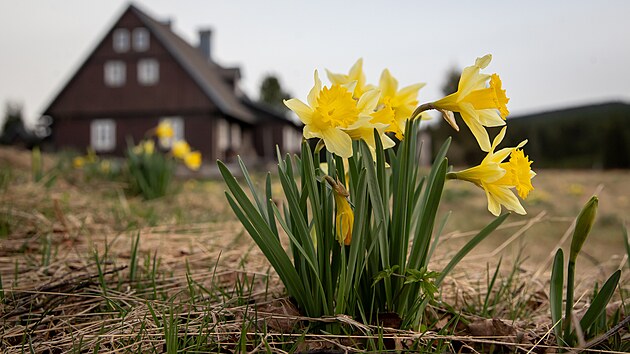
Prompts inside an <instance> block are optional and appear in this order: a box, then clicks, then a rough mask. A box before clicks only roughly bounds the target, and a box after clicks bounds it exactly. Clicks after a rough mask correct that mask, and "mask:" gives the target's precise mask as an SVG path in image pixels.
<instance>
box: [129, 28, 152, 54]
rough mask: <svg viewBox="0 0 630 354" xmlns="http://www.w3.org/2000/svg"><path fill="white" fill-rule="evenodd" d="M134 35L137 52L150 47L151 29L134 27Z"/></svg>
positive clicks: (134, 45)
mask: <svg viewBox="0 0 630 354" xmlns="http://www.w3.org/2000/svg"><path fill="white" fill-rule="evenodd" d="M132 35H133V38H132V40H133V42H132V46H133V50H135V51H136V52H145V51H147V50H148V49H149V31H148V30H147V29H146V28H144V27H138V28H134V30H133V33H132Z"/></svg>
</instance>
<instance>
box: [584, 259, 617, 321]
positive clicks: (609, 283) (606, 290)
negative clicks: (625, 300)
mask: <svg viewBox="0 0 630 354" xmlns="http://www.w3.org/2000/svg"><path fill="white" fill-rule="evenodd" d="M620 277H621V270H619V269H617V271H616V272H614V273H613V274H612V275H611V276H610V278H608V280H606V283H604V286H602V288H601V290H600V291H599V293H597V296H595V298H594V299H593V301H592V302H591V306H590V307H589V308H588V310H586V313H585V314H584V317H582V319H581V320H580V326H581V327H582V330H583V331H587V330H588V329H589V327H591V325H592V324H593V323H594V322H595V320H597V318H598V317H599V316H601V315H602V314H603V313H604V312H605V311H606V306H608V302H610V299H611V298H612V296H613V294H614V293H615V289H617V284H618V283H619V278H620Z"/></svg>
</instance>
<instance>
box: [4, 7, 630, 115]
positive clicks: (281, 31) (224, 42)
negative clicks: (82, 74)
mask: <svg viewBox="0 0 630 354" xmlns="http://www.w3.org/2000/svg"><path fill="white" fill-rule="evenodd" d="M133 3H134V4H135V5H136V6H138V7H139V8H141V9H142V10H143V11H145V12H147V13H148V14H149V15H150V16H153V17H154V18H156V19H158V20H164V19H167V18H170V19H171V20H172V21H173V29H174V31H175V32H176V33H178V34H179V35H180V36H182V37H183V38H184V39H186V40H188V41H189V42H190V43H192V44H196V43H197V31H198V30H199V29H201V28H212V30H213V38H212V53H213V54H212V55H213V58H214V60H215V61H217V62H218V63H219V64H222V65H225V66H239V67H240V68H241V73H242V76H243V79H242V81H241V86H242V88H243V89H244V91H245V92H246V93H247V94H248V95H249V96H250V97H252V98H257V97H258V88H259V86H260V82H261V81H262V79H263V78H264V77H265V76H266V75H268V74H273V75H276V76H277V77H279V79H280V82H281V84H282V86H283V88H284V89H285V90H286V91H288V92H289V93H290V94H291V95H292V97H297V98H300V99H302V100H305V98H306V95H307V93H308V91H309V90H310V88H311V87H312V86H313V71H314V70H315V69H318V70H319V71H320V73H322V74H324V70H325V69H329V70H331V71H332V72H347V71H348V70H349V68H350V67H351V66H352V64H353V63H354V62H355V61H356V60H357V59H358V58H363V60H364V69H365V72H366V75H367V81H368V82H371V83H374V84H377V83H378V80H379V77H380V73H381V71H382V70H383V69H384V68H388V69H389V70H390V71H391V73H392V74H393V75H394V76H395V77H396V78H397V79H398V80H399V82H400V86H401V87H402V86H406V85H409V84H413V83H417V82H424V83H426V84H427V85H426V86H425V87H424V88H423V89H422V90H420V96H419V100H420V101H421V103H423V102H429V101H434V100H436V99H439V98H441V96H442V92H441V87H442V85H443V84H444V82H445V80H446V73H447V72H448V71H449V70H450V69H452V68H457V69H461V68H463V67H465V66H468V65H472V64H473V63H474V61H475V58H477V57H479V56H482V55H485V54H487V53H491V54H492V55H493V61H492V63H491V64H490V66H489V67H488V68H487V69H486V72H487V73H493V72H496V73H498V74H499V75H500V76H501V79H502V81H503V87H504V88H505V89H506V90H507V95H508V96H509V97H510V98H511V100H510V103H509V105H508V108H509V109H510V111H511V115H512V116H518V115H523V114H527V113H533V112H540V111H545V110H550V109H558V108H565V107H572V106H578V105H584V104H591V103H598V102H608V101H624V102H629V103H630V21H628V20H627V16H628V14H630V1H606V0H602V1H581V0H576V1H538V0H532V1H519V2H517V1H485V0H478V1H474V2H473V1H465V2H464V1H460V2H455V1H394V0H392V1H375V0H363V1H334V0H323V1H300V0H291V1H289V0H282V1H280V0H278V1H274V0H268V1H259V0H251V1H244V0H229V1H228V0H224V1H218V0H181V1H172V0H139V1H135V2H133ZM127 6H128V2H127V1H122V0H90V1H85V0H64V1H52V0H30V1H2V2H0V48H2V54H1V55H0V105H1V106H0V119H2V118H3V117H4V110H5V108H4V106H5V103H6V102H9V101H10V102H18V103H20V104H22V105H23V114H24V115H25V117H26V118H27V119H28V120H30V121H33V120H35V119H36V118H37V117H39V116H41V114H42V112H43V110H44V109H45V108H46V107H47V106H48V104H50V102H51V100H52V99H53V98H54V97H55V96H56V95H57V93H58V92H59V91H60V90H61V88H62V87H63V86H64V85H65V84H66V82H67V81H68V80H69V79H70V78H71V77H72V75H73V74H74V72H75V71H76V70H77V69H78V67H79V65H80V64H81V63H82V62H83V61H84V60H85V59H86V58H87V56H88V55H89V54H90V53H91V51H92V50H93V49H94V47H95V46H96V44H97V43H98V42H99V41H100V39H101V38H102V37H103V36H104V35H105V33H106V32H107V31H108V30H109V29H110V27H111V26H112V25H113V24H114V22H115V21H116V20H117V19H118V17H119V16H120V15H121V14H122V12H123V11H124V9H125V8H126V7H127ZM321 76H322V77H325V75H321ZM324 81H325V82H326V80H325V79H324Z"/></svg>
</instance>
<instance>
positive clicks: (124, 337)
mask: <svg viewBox="0 0 630 354" xmlns="http://www.w3.org/2000/svg"><path fill="white" fill-rule="evenodd" d="M69 161H70V159H69V158H68V157H67V156H65V155H45V156H44V163H43V166H44V168H43V170H44V171H53V170H54V171H55V174H54V176H50V178H41V179H39V180H37V181H34V178H33V172H32V166H31V155H30V153H29V152H27V151H21V150H16V149H12V148H2V149H0V245H1V247H0V275H1V279H0V285H1V287H0V300H1V303H0V318H1V321H2V326H1V329H0V331H1V332H0V350H1V351H2V352H4V353H23V352H34V353H61V352H76V353H79V352H88V351H89V352H107V353H118V352H132V353H149V352H155V353H161V352H168V353H176V352H254V351H260V352H309V351H310V352H314V351H316V350H320V352H331V353H336V352H355V351H358V352H360V351H387V350H392V351H394V350H397V351H405V350H409V351H415V352H418V351H431V352H433V351H446V352H451V351H460V352H491V351H494V352H554V351H555V350H556V349H555V348H554V346H555V339H553V338H552V332H553V330H552V328H551V327H552V326H551V324H552V321H551V314H550V307H549V296H550V294H549V279H550V273H551V264H552V260H553V257H554V254H555V253H556V250H557V248H558V247H563V248H565V249H567V248H568V247H569V244H570V242H571V240H570V236H571V231H572V227H573V222H574V220H575V217H576V215H577V214H578V213H579V212H580V209H581V208H582V206H583V205H584V203H585V202H586V201H587V200H588V199H589V198H590V197H591V196H592V195H597V196H598V197H599V211H598V215H597V219H596V223H595V225H594V227H593V230H592V231H591V235H590V236H589V238H588V239H587V241H586V243H585V245H584V247H583V249H582V252H581V253H580V256H579V258H578V262H577V279H576V280H577V281H576V291H575V294H576V295H575V299H576V302H577V305H576V306H575V311H576V313H580V311H582V313H583V312H584V310H585V308H586V307H587V306H586V305H588V304H589V302H590V300H591V299H592V295H593V292H594V291H595V292H596V291H597V289H598V288H599V287H601V284H602V283H603V282H604V281H605V280H606V278H607V277H608V276H609V275H610V274H611V273H612V272H613V271H614V270H616V269H622V275H621V280H620V283H619V284H620V285H619V288H618V291H617V292H616V294H615V296H614V298H613V300H612V301H611V302H610V304H609V305H608V308H607V309H606V311H607V313H608V312H609V313H610V316H609V322H610V323H613V324H614V323H619V322H621V320H622V319H623V318H624V317H625V316H626V314H627V306H628V305H627V304H626V303H625V302H624V298H623V297H624V296H625V295H627V290H628V280H629V279H630V277H628V275H627V274H628V250H627V249H626V243H625V239H624V237H625V234H624V227H625V226H624V221H625V220H627V217H628V214H627V212H628V210H630V209H629V207H630V185H628V181H630V173H629V172H627V171H588V170H583V171H572V170H571V171H570V170H537V171H536V172H537V174H538V175H537V176H536V177H535V178H534V180H533V184H534V187H535V189H534V191H533V192H531V194H530V197H529V198H528V199H527V200H526V201H524V206H525V208H526V209H527V212H528V215H526V216H519V215H516V214H514V215H511V216H510V217H509V218H508V219H507V221H506V222H505V223H504V224H503V225H501V226H500V227H499V229H497V230H496V231H495V232H494V233H493V234H492V235H491V236H489V237H488V238H487V239H485V240H484V241H483V242H482V243H481V244H480V245H479V247H478V248H476V249H475V250H474V251H473V252H472V253H471V254H469V255H468V256H467V257H466V258H464V260H463V261H462V262H461V263H460V264H459V265H458V266H457V268H456V269H455V270H454V271H453V272H452V273H451V274H450V275H449V276H448V277H447V278H446V280H445V282H444V283H443V285H442V287H441V288H440V293H439V294H438V296H437V300H436V302H435V303H432V304H431V305H430V306H429V307H428V308H427V310H426V312H427V315H426V318H427V322H426V323H425V324H424V326H425V331H423V332H413V331H403V330H398V329H396V328H389V327H387V326H385V327H382V326H373V325H367V324H364V323H360V322H359V321H357V320H356V319H353V318H349V317H345V316H337V317H332V318H319V319H312V318H305V317H303V316H301V315H300V313H299V312H298V311H297V309H296V308H295V306H294V305H293V304H292V302H291V300H290V299H288V298H287V297H286V294H285V292H284V288H283V287H282V285H281V283H280V281H279V279H278V277H277V276H276V274H275V273H274V272H273V271H272V270H271V269H270V266H269V264H268V263H267V261H266V259H265V257H264V256H263V255H262V254H261V252H260V251H259V249H258V248H257V247H256V245H255V244H254V242H253V241H252V240H251V239H250V238H249V237H248V235H247V234H246V232H245V231H244V230H243V227H242V226H241V224H240V223H239V222H238V220H237V219H236V217H235V216H234V214H233V212H232V210H231V209H230V208H229V205H228V204H227V202H226V199H225V196H224V191H225V190H226V187H225V184H224V182H223V181H222V180H209V179H183V178H180V179H178V180H176V181H175V183H174V184H173V186H172V187H173V188H172V189H171V191H170V192H169V193H168V194H167V195H166V196H165V197H162V198H158V199H154V200H150V201H146V200H143V199H142V198H140V197H137V196H129V195H127V194H126V192H125V191H126V187H127V186H125V185H124V184H123V183H121V182H120V181H117V180H115V179H114V180H111V179H107V178H99V177H98V176H91V177H90V178H87V176H86V175H85V173H84V171H81V170H76V169H73V168H72V166H71V163H70V162H69ZM256 176H257V178H256V180H257V181H258V182H259V183H260V184H262V183H263V181H264V179H263V177H264V174H262V173H260V174H257V175H256ZM272 178H273V177H272ZM274 181H275V182H274V185H273V188H274V189H275V188H279V185H278V182H277V180H274ZM277 202H278V203H282V201H277ZM449 211H452V213H451V214H450V216H449V217H448V220H447V222H446V224H445V227H444V230H443V232H442V235H441V236H440V243H439V245H438V247H437V251H436V255H435V256H434V258H433V259H432V264H431V266H434V267H435V268H436V269H441V268H442V267H443V265H444V264H445V263H447V262H448V259H449V258H450V257H451V256H452V254H454V253H455V252H457V250H458V249H459V248H460V247H461V246H462V245H463V244H464V243H465V242H466V241H467V240H469V239H470V238H471V237H472V236H474V235H475V234H476V232H477V230H479V229H481V228H482V227H483V226H484V225H486V224H488V223H489V222H490V221H491V220H493V217H492V215H491V214H490V213H488V210H487V208H486V197H485V194H484V193H483V191H481V190H480V189H477V188H476V187H475V186H473V185H472V184H470V183H458V181H449V182H448V183H447V184H446V188H445V190H444V193H443V197H442V203H441V206H440V211H439V214H438V219H439V220H442V218H443V217H444V216H445V215H447V214H448V212H449ZM285 242H286V240H285ZM596 284H599V285H596ZM615 316H616V317H615ZM330 322H335V323H341V324H342V325H343V328H344V331H345V333H344V334H342V335H339V334H326V333H325V332H324V333H323V332H321V331H320V332H319V333H313V331H311V329H312V326H317V324H318V323H319V324H321V323H330ZM604 322H605V323H604V324H603V327H605V328H610V327H612V326H610V325H608V324H607V323H608V321H604ZM603 327H602V328H603ZM627 329H628V325H627V323H626V324H625V326H621V328H618V329H617V330H616V331H614V332H613V333H603V332H602V333H603V334H605V337H601V336H600V337H601V338H599V339H598V340H599V342H598V343H594V344H592V348H591V350H595V351H599V352H606V353H614V352H623V350H624V349H623V348H628V331H627ZM595 345H599V346H598V347H597V348H595ZM624 345H625V346H624ZM593 348H595V349H593Z"/></svg>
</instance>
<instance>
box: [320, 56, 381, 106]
mask: <svg viewBox="0 0 630 354" xmlns="http://www.w3.org/2000/svg"><path fill="white" fill-rule="evenodd" d="M326 74H328V80H330V82H331V83H332V84H333V85H348V84H352V83H356V84H355V86H354V90H353V92H352V96H353V97H354V98H359V97H361V96H362V95H363V93H365V92H366V91H369V90H371V89H373V87H372V86H371V85H366V84H365V73H364V72H363V59H362V58H359V60H357V62H356V63H354V65H352V67H351V68H350V71H349V72H348V74H347V75H346V74H335V73H332V72H330V71H328V70H326Z"/></svg>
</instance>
